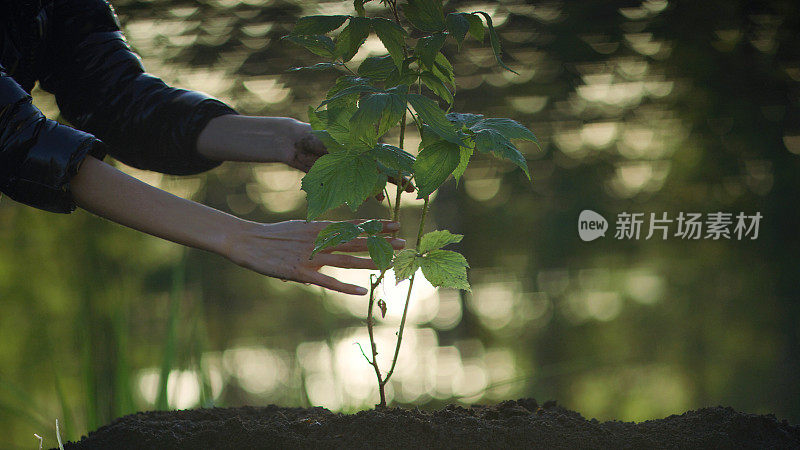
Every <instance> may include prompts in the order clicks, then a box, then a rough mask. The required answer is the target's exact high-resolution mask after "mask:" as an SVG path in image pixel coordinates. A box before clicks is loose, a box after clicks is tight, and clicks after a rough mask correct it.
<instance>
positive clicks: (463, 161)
mask: <svg viewBox="0 0 800 450" xmlns="http://www.w3.org/2000/svg"><path fill="white" fill-rule="evenodd" d="M458 151H459V152H460V153H459V155H458V156H459V158H458V166H456V169H455V170H454V171H453V178H455V179H456V186H458V182H459V181H461V176H462V175H464V172H465V171H466V170H467V166H468V165H469V160H470V158H472V153H473V152H474V151H475V150H474V149H473V148H472V147H459V148H458Z"/></svg>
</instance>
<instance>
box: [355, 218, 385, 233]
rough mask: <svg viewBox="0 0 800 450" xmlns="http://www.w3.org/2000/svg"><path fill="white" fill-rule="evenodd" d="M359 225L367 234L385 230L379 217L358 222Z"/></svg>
mask: <svg viewBox="0 0 800 450" xmlns="http://www.w3.org/2000/svg"><path fill="white" fill-rule="evenodd" d="M358 227H359V228H361V230H362V231H364V233H367V234H379V233H380V232H381V231H383V224H382V223H381V221H380V220H377V219H370V220H367V221H366V222H361V223H360V224H358Z"/></svg>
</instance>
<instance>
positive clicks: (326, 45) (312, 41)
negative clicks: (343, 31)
mask: <svg viewBox="0 0 800 450" xmlns="http://www.w3.org/2000/svg"><path fill="white" fill-rule="evenodd" d="M283 39H286V40H287V41H289V42H292V43H295V44H297V45H300V46H303V47H305V48H306V49H307V50H308V51H310V52H311V53H314V54H315V55H319V56H322V57H323V58H328V59H336V46H335V45H334V43H333V40H332V39H331V38H329V37H328V36H293V35H289V36H284V37H283Z"/></svg>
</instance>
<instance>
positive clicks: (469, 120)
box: [447, 113, 483, 128]
mask: <svg viewBox="0 0 800 450" xmlns="http://www.w3.org/2000/svg"><path fill="white" fill-rule="evenodd" d="M447 119H448V120H449V121H451V122H453V123H457V124H458V125H459V128H461V127H467V128H469V127H471V126H473V125H475V124H476V123H478V122H479V121H480V120H481V119H483V114H470V113H449V114H447Z"/></svg>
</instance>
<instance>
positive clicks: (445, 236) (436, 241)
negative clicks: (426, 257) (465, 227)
mask: <svg viewBox="0 0 800 450" xmlns="http://www.w3.org/2000/svg"><path fill="white" fill-rule="evenodd" d="M463 238H464V235H463V234H452V233H450V232H449V231H447V230H437V231H431V232H430V233H427V234H425V235H424V236H422V239H421V240H420V241H419V249H418V251H419V252H420V253H426V252H429V251H431V250H439V249H440V248H442V247H444V246H445V245H448V244H455V243H457V242H461V239H463Z"/></svg>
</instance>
